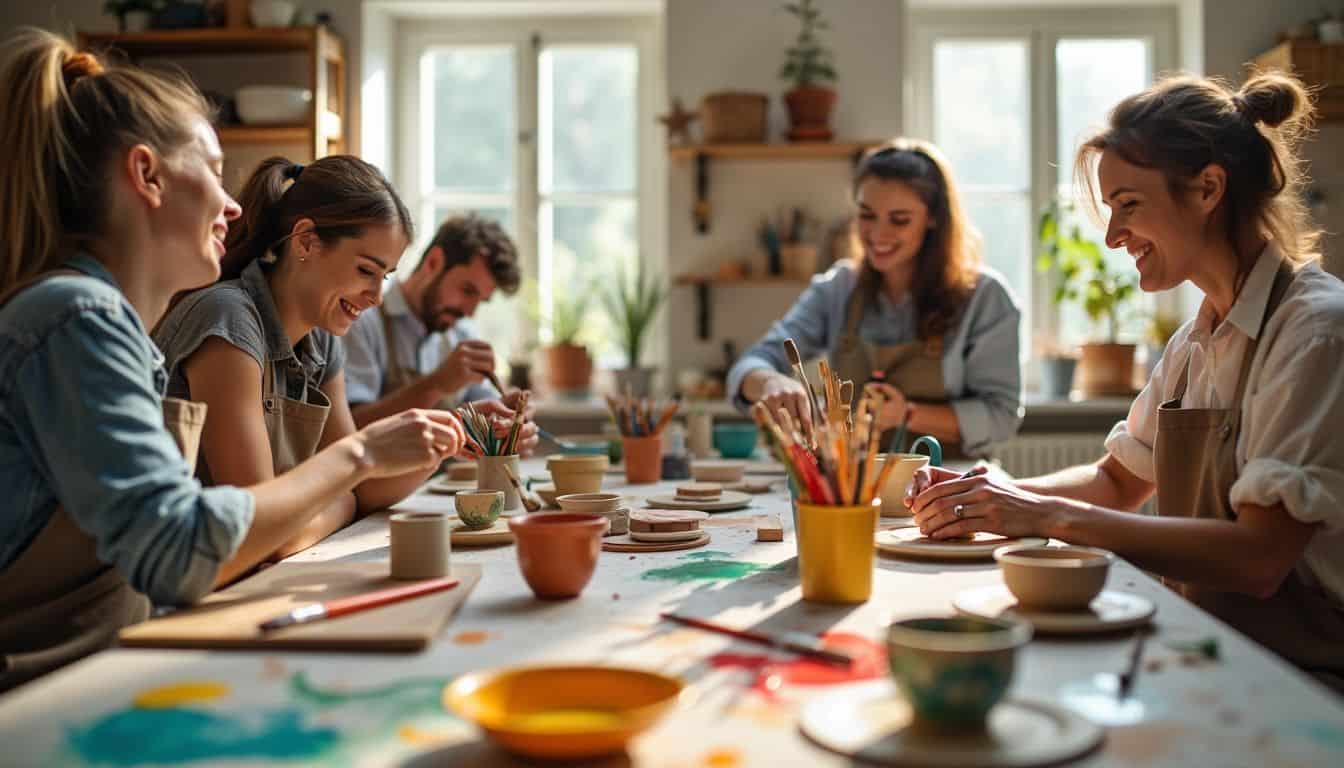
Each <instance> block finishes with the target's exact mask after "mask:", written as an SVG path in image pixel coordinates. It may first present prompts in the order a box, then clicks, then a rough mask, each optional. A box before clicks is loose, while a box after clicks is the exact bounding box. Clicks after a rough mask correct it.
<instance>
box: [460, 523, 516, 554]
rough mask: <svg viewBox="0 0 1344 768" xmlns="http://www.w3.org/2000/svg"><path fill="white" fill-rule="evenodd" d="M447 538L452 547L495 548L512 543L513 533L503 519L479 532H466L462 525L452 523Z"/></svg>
mask: <svg viewBox="0 0 1344 768" xmlns="http://www.w3.org/2000/svg"><path fill="white" fill-rule="evenodd" d="M449 537H450V538H451V539H452V541H453V546H454V547H495V546H499V545H501V544H512V543H513V531H510V530H509V524H508V523H507V522H506V521H505V520H504V518H500V519H498V520H496V521H495V524H494V525H492V526H490V527H489V528H485V529H482V530H479V531H472V530H468V529H467V527H466V526H465V525H463V524H462V523H460V522H454V523H453V527H452V531H451V532H450V533H449Z"/></svg>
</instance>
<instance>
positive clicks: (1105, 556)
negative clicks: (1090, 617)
mask: <svg viewBox="0 0 1344 768" xmlns="http://www.w3.org/2000/svg"><path fill="white" fill-rule="evenodd" d="M994 559H995V560H996V561H998V563H999V570H1000V571H1002V572H1003V583H1004V584H1006V585H1008V591H1009V592H1012V593H1013V597H1016V598H1017V604H1018V605H1019V606H1021V607H1022V608H1025V609H1027V610H1033V611H1081V610H1085V609H1086V608H1087V606H1088V604H1089V603H1091V602H1092V599H1093V598H1095V597H1096V596H1097V595H1098V594H1100V593H1101V589H1102V587H1104V586H1106V575H1107V574H1108V573H1109V572H1110V569H1111V562H1112V561H1114V560H1115V555H1113V554H1111V553H1110V552H1107V551H1106V550H1104V549H1095V548H1093V547H1073V546H1069V547H1047V546H1042V545H1030V544H1025V545H1020V546H1006V547H1000V548H999V549H997V550H995V551H994Z"/></svg>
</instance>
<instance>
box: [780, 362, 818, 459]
mask: <svg viewBox="0 0 1344 768" xmlns="http://www.w3.org/2000/svg"><path fill="white" fill-rule="evenodd" d="M784 353H785V354H787V355H788V356H789V364H790V365H792V366H793V374H794V375H795V376H797V377H798V381H799V383H801V384H802V385H803V391H804V392H806V393H807V406H808V409H809V410H808V415H809V416H810V417H811V419H812V424H813V425H815V424H820V423H822V421H823V417H822V415H821V406H819V405H817V394H816V393H815V392H813V391H812V385H811V384H809V383H807V371H804V370H803V356H802V355H800V354H798V345H797V344H795V343H794V341H793V339H785V340H784ZM809 426H810V425H808V424H806V423H804V425H803V427H804V429H805V431H806V432H808V435H807V436H808V439H809V441H811V442H812V443H813V444H814V445H815V437H814V436H813V435H812V434H811V433H812V430H811V429H810V428H809Z"/></svg>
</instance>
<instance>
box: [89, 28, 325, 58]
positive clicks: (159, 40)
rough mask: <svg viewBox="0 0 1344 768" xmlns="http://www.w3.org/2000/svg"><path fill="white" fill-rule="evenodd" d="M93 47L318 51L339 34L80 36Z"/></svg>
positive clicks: (164, 51) (139, 51) (141, 51)
mask: <svg viewBox="0 0 1344 768" xmlns="http://www.w3.org/2000/svg"><path fill="white" fill-rule="evenodd" d="M323 38H325V39H326V40H323ZM80 39H81V40H82V43H83V45H84V46H86V47H89V48H115V49H117V50H119V51H123V52H125V53H126V54H127V55H128V56H132V57H138V56H183V55H190V54H205V53H277V52H285V51H312V50H316V49H317V47H318V46H319V45H320V44H321V43H319V40H322V42H323V43H325V42H326V41H327V40H331V41H334V40H335V37H334V36H333V35H332V34H331V33H330V32H328V31H327V28H326V27H286V28H283V29H254V28H251V27H243V28H234V27H207V28H204V29H170V30H153V31H149V32H132V33H129V34H124V35H123V34H104V33H85V34H82V35H81V36H80Z"/></svg>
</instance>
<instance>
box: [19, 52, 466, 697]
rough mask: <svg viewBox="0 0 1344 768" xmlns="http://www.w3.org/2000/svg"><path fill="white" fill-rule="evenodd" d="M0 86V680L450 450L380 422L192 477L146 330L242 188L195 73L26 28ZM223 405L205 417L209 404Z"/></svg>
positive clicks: (428, 421) (250, 561)
mask: <svg viewBox="0 0 1344 768" xmlns="http://www.w3.org/2000/svg"><path fill="white" fill-rule="evenodd" d="M0 50H3V51H4V53H3V56H2V57H0V93H4V94H5V95H6V99H7V103H6V109H5V112H4V116H3V117H2V118H0V167H2V168H4V169H5V172H4V173H3V174H0V199H3V200H4V201H5V205H4V207H3V212H2V213H0V370H3V371H5V376H4V377H3V379H0V495H2V496H3V497H4V498H5V499H6V507H5V513H4V515H2V516H0V690H5V689H7V688H10V687H12V686H15V685H18V684H20V683H22V682H24V681H26V680H29V679H31V678H33V677H36V676H37V675H39V674H42V673H43V672H45V671H48V670H50V669H54V668H56V667H58V666H60V665H61V664H64V663H67V662H69V661H72V660H74V659H76V658H79V657H80V656H84V655H86V654H89V653H92V652H94V651H96V650H98V649H100V648H103V647H106V646H108V645H110V644H111V643H112V641H113V640H114V639H115V637H116V633H117V630H119V629H120V628H121V627H123V626H125V625H127V624H130V623H133V622H136V621H140V620H142V619H144V618H145V617H146V616H148V614H149V609H150V604H151V601H152V602H153V603H158V604H171V605H181V604H187V603H191V602H193V601H195V600H197V599H199V598H200V597H202V596H204V595H205V594H207V593H208V592H209V591H210V590H211V589H212V588H213V587H214V586H215V585H216V584H218V583H220V582H222V581H226V580H229V579H232V578H235V577H236V576H238V575H239V574H241V573H243V572H245V571H246V570H248V569H250V568H251V567H253V566H254V565H256V564H257V563H258V562H260V561H261V560H262V558H264V557H265V556H266V555H268V554H270V553H271V552H274V551H275V549H276V547H278V546H279V545H280V544H281V543H282V542H285V541H287V540H289V539H291V538H293V537H294V536H295V535H296V534H297V533H298V532H299V531H300V530H301V529H302V528H303V527H304V526H305V525H306V524H307V523H308V521H309V519H310V518H311V517H312V514H313V510H315V509H321V508H323V507H326V506H329V505H331V504H333V503H336V501H337V500H338V499H340V498H341V497H343V496H345V495H348V493H349V491H350V489H351V488H352V487H354V486H355V485H357V484H358V483H360V482H362V481H363V480H365V479H367V478H370V477H379V476H385V475H399V474H404V473H406V472H409V471H413V470H419V469H425V468H429V467H432V466H435V465H437V464H438V463H439V462H440V461H441V460H442V459H443V458H444V457H445V456H448V455H451V454H454V453H456V452H457V451H458V450H459V448H460V447H461V445H462V443H463V434H462V429H461V424H460V423H458V422H457V420H456V419H455V418H454V417H453V416H452V414H447V413H437V412H420V413H408V414H403V415H402V416H398V417H392V418H389V419H386V420H384V421H381V422H376V423H374V424H371V425H369V427H368V428H366V429H365V430H364V431H363V432H360V433H357V434H353V435H350V436H348V437H346V438H343V439H341V440H338V441H333V442H332V443H331V444H330V445H329V446H328V447H327V448H326V449H325V450H323V451H322V452H321V453H319V454H318V455H317V456H315V457H314V458H312V459H310V460H309V461H307V462H304V463H303V464H302V465H300V466H299V467H297V468H296V469H295V470H294V471H292V472H289V473H287V474H286V475H285V476H284V477H282V478H277V479H274V480H270V481H267V482H263V483H258V484H255V485H252V486H251V487H248V488H237V487H219V488H210V489H202V487H201V484H200V483H199V482H198V481H197V480H195V479H194V478H193V477H192V470H193V462H194V457H195V452H196V445H195V440H194V438H195V437H196V436H198V433H199V428H200V424H201V422H202V421H203V420H204V418H205V415H206V414H205V412H204V411H205V409H204V407H203V406H201V405H199V404H193V403H187V402H183V401H176V400H173V399H171V398H168V399H165V398H164V397H163V387H164V383H165V380H166V377H165V374H164V372H163V369H162V366H161V363H162V356H161V355H160V354H159V353H158V351H157V350H156V349H155V347H154V344H153V343H152V342H151V340H150V337H149V335H148V333H147V332H146V328H149V327H152V326H153V325H154V324H155V323H156V322H158V320H159V318H160V316H161V315H162V314H163V311H164V309H165V308H166V307H167V306H168V302H169V300H170V299H171V298H172V296H173V295H174V294H176V293H179V292H181V291H184V290H187V289H190V288H195V287H199V286H201V285H204V284H207V283H210V282H211V281H213V280H214V279H215V278H216V277H217V276H218V274H219V268H220V267H219V260H220V258H221V257H222V256H223V254H224V236H225V232H226V230H227V229H228V226H229V221H231V220H233V219H236V218H237V217H238V214H239V210H238V205H237V203H235V202H234V201H233V200H232V199H230V198H229V196H228V194H226V193H225V192H224V190H223V188H222V187H221V185H220V180H219V174H220V166H221V163H222V160H223V158H222V156H221V153H220V150H219V143H218V140H217V139H216V137H215V132H214V130H213V129H212V128H211V126H210V123H209V121H208V114H209V112H208V109H207V107H206V104H205V103H204V100H203V99H202V98H201V96H200V94H199V93H197V92H196V91H195V90H194V89H193V88H192V87H191V86H190V85H187V84H185V83H183V82H180V81H178V80H175V79H170V78H167V77H163V76H160V75H155V74H151V73H149V72H146V71H144V70H140V69H136V68H133V67H107V66H105V65H104V64H102V63H101V62H100V61H99V60H98V59H97V58H96V57H94V56H92V55H90V54H87V53H79V52H77V51H75V50H74V48H73V47H72V46H71V45H70V44H69V43H68V42H66V41H65V40H63V39H61V38H59V37H55V36H53V35H51V34H49V33H46V32H41V31H38V30H24V31H21V32H20V33H19V34H17V35H16V36H14V37H12V38H11V39H9V40H7V41H5V42H4V45H3V48H2V49H0ZM210 418H211V419H213V418H214V415H213V414H211V416H210Z"/></svg>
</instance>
